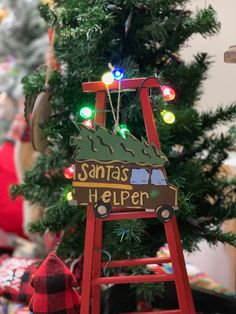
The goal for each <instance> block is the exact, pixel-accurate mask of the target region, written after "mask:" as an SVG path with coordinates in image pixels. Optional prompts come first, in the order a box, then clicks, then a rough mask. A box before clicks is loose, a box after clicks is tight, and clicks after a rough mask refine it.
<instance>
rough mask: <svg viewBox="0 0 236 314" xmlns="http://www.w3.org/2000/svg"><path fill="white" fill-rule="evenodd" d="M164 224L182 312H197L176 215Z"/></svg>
mask: <svg viewBox="0 0 236 314" xmlns="http://www.w3.org/2000/svg"><path fill="white" fill-rule="evenodd" d="M164 226H165V232H166V239H167V243H168V246H169V250H170V257H171V261H172V267H173V272H174V275H175V285H176V290H177V295H178V300H179V307H180V309H181V313H183V314H195V311H194V304H193V298H192V293H191V289H190V285H189V281H188V275H187V271H186V267H185V261H184V255H183V250H182V246H181V242H180V236H179V230H178V226H177V221H176V217H175V216H174V217H173V218H172V219H171V220H170V221H169V222H166V223H165V224H164Z"/></svg>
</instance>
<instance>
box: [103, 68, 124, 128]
mask: <svg viewBox="0 0 236 314" xmlns="http://www.w3.org/2000/svg"><path fill="white" fill-rule="evenodd" d="M108 68H109V69H110V70H111V72H113V71H114V70H115V68H114V67H113V65H112V64H111V63H108ZM106 89H107V94H108V99H109V102H110V107H111V110H112V115H113V119H114V122H115V127H114V133H115V134H117V132H118V129H119V117H120V103H121V81H120V80H119V83H118V100H117V109H116V114H115V108H114V106H113V104H112V99H111V94H110V90H109V88H108V86H107V85H106Z"/></svg>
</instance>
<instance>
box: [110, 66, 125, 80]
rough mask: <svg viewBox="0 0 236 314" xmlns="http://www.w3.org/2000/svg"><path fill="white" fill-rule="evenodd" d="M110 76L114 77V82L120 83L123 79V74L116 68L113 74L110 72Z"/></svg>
mask: <svg viewBox="0 0 236 314" xmlns="http://www.w3.org/2000/svg"><path fill="white" fill-rule="evenodd" d="M112 75H113V77H114V79H115V80H116V81H120V80H122V79H123V77H124V72H123V70H122V69H119V68H116V69H115V70H114V71H113V72H112Z"/></svg>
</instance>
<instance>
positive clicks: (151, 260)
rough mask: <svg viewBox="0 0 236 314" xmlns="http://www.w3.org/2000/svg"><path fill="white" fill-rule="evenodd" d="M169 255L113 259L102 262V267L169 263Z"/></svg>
mask: <svg viewBox="0 0 236 314" xmlns="http://www.w3.org/2000/svg"><path fill="white" fill-rule="evenodd" d="M170 262H171V259H170V257H150V258H136V259H130V260H116V261H115V260H114V261H110V262H103V263H102V268H104V267H106V268H116V267H126V266H137V265H147V264H163V263H170Z"/></svg>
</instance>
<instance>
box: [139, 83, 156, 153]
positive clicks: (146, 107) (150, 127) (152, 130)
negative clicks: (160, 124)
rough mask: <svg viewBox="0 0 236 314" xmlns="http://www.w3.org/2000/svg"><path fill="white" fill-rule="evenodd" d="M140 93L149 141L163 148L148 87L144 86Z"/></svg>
mask: <svg viewBox="0 0 236 314" xmlns="http://www.w3.org/2000/svg"><path fill="white" fill-rule="evenodd" d="M139 95H140V100H141V105H142V111H143V118H144V122H145V127H146V132H147V138H148V142H149V143H150V144H154V145H155V146H156V147H157V148H158V149H161V144H160V141H159V136H158V133H157V129H156V124H155V120H154V116H153V113H152V106H151V103H150V100H149V95H148V89H147V88H142V89H141V90H140V92H139Z"/></svg>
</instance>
